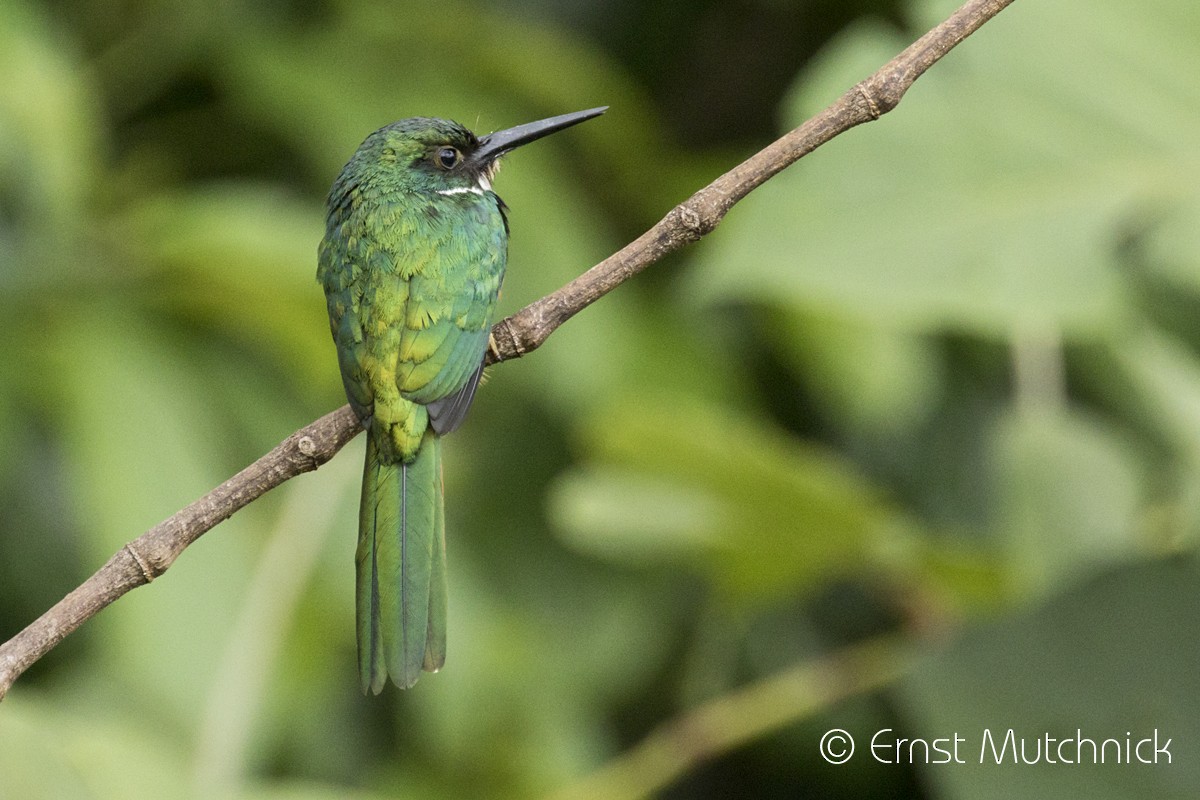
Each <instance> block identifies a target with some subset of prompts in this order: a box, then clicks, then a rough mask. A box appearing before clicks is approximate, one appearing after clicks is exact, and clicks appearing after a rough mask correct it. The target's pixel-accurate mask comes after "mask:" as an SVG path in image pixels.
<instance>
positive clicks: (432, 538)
mask: <svg viewBox="0 0 1200 800" xmlns="http://www.w3.org/2000/svg"><path fill="white" fill-rule="evenodd" d="M440 450H441V448H440V442H439V441H438V438H437V436H436V435H435V434H434V433H433V432H432V431H430V432H429V433H427V434H426V436H425V439H424V441H423V442H422V443H421V449H420V450H419V451H418V453H417V457H416V458H415V459H414V460H413V461H411V462H410V463H407V464H402V463H392V464H385V463H382V462H381V460H380V458H379V453H378V449H377V447H376V445H375V442H374V437H372V436H370V435H368V437H367V460H366V466H365V469H364V472H363V493H362V507H361V510H360V515H359V536H358V553H357V559H356V560H357V562H358V593H357V596H358V662H359V677H360V680H361V683H362V687H363V691H364V692H366V691H368V690H369V691H371V692H373V693H375V694H378V693H379V692H380V691H381V690H382V689H383V686H384V684H385V683H386V681H387V679H388V677H389V676H390V677H391V679H392V682H393V683H395V684H396V685H397V686H399V687H400V688H402V689H406V688H408V687H410V686H412V685H413V684H414V683H416V682H417V678H419V677H420V675H421V671H422V670H423V669H425V670H435V669H437V668H438V667H440V666H441V665H442V662H443V661H444V660H445V652H446V574H445V570H446V561H445V533H444V530H445V526H444V515H443V509H442V481H441V453H440Z"/></svg>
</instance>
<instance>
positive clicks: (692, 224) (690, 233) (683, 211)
mask: <svg viewBox="0 0 1200 800" xmlns="http://www.w3.org/2000/svg"><path fill="white" fill-rule="evenodd" d="M676 208H677V209H678V211H679V224H680V225H682V226H683V228H684V230H685V231H687V238H689V239H692V240H695V239H699V238H700V237H701V236H703V235H704V234H706V233H708V232H709V231H710V230H712V226H708V227H706V226H705V224H704V219H703V217H701V216H700V212H699V211H697V210H696V209H694V208H692V207H691V206H689V205H688V204H687V203H680V204H679V205H678V206H677V207H676Z"/></svg>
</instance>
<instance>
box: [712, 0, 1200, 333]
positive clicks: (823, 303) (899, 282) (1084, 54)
mask: <svg viewBox="0 0 1200 800" xmlns="http://www.w3.org/2000/svg"><path fill="white" fill-rule="evenodd" d="M933 5H936V10H937V11H939V12H945V11H946V10H947V9H948V8H949V7H950V4H947V3H945V2H939V3H936V4H933ZM1152 6H1153V8H1154V10H1150V9H1149V8H1147V7H1142V6H1139V7H1138V8H1137V9H1134V8H1133V7H1131V6H1123V5H1119V4H1118V5H1105V6H1104V7H1103V8H1101V7H1097V6H1095V5H1094V4H1089V3H1086V2H1083V1H1082V0H1074V1H1073V2H1065V1H1064V2H1060V3H1050V4H1039V5H1037V6H1035V7H1031V8H1021V9H1019V10H1018V11H1017V13H1005V14H1003V15H1001V16H1000V17H999V18H998V19H997V20H996V21H995V22H993V23H991V24H989V25H988V26H987V27H986V28H985V29H984V30H982V31H981V32H980V33H979V34H978V35H977V36H975V37H973V38H972V39H971V43H970V46H969V47H963V48H959V49H958V50H955V51H954V53H952V54H951V55H950V56H949V57H947V58H946V59H945V60H944V61H942V62H941V63H939V64H938V65H937V68H936V69H935V70H933V71H931V72H930V73H929V74H928V75H927V76H925V77H923V78H922V79H921V80H920V81H918V82H917V83H916V85H915V86H914V88H913V89H912V90H911V91H910V92H909V94H908V95H907V96H906V98H905V100H904V102H903V104H902V105H901V106H900V108H899V109H898V110H897V111H896V112H895V113H894V114H889V115H888V116H886V117H884V118H883V119H882V120H881V121H880V122H879V123H878V124H876V125H870V126H867V127H864V128H861V129H858V130H855V131H852V132H850V133H849V134H847V135H846V136H843V137H839V138H838V139H836V140H835V141H834V142H832V143H831V144H829V145H828V146H826V147H824V148H822V149H821V150H820V151H819V152H818V153H816V154H815V155H814V156H812V157H810V158H807V159H805V161H804V162H803V163H802V164H800V165H798V166H797V167H794V168H793V169H791V170H789V171H788V172H786V173H785V174H783V175H781V176H780V177H779V178H776V179H775V180H773V181H771V182H770V183H769V184H767V185H766V186H764V187H763V188H762V189H760V190H758V191H756V192H755V193H754V194H753V195H752V196H751V197H749V198H748V199H747V200H746V202H745V203H744V206H745V207H744V208H741V209H739V212H738V213H735V214H733V215H731V217H730V220H729V222H728V223H727V224H728V229H727V230H724V231H723V235H722V236H719V237H716V241H715V242H714V243H713V245H712V246H711V247H708V248H706V249H705V251H704V257H703V259H702V261H701V264H700V269H699V270H698V272H697V274H696V278H695V283H694V284H693V288H695V289H696V290H697V291H699V292H700V293H701V294H702V295H703V296H705V297H710V298H717V297H719V298H744V299H756V300H763V301H766V302H771V303H790V304H798V305H802V306H804V307H821V308H823V309H827V310H829V311H830V312H831V313H837V314H842V315H845V316H850V317H853V318H858V319H866V320H872V321H873V322H876V323H878V324H883V325H889V326H898V327H909V328H915V329H918V330H928V329H931V328H938V327H953V328H958V329H965V330H970V331H976V332H979V333H983V334H986V335H997V334H1005V333H1007V332H1008V331H1010V330H1011V329H1013V328H1014V327H1015V326H1022V325H1025V324H1028V323H1030V322H1033V323H1035V324H1053V325H1055V326H1057V327H1061V328H1062V329H1064V330H1066V331H1067V332H1068V333H1069V334H1070V333H1073V332H1082V331H1088V330H1095V329H1097V328H1104V327H1111V326H1112V325H1113V324H1114V323H1115V322H1117V321H1119V320H1120V319H1122V317H1123V316H1125V315H1126V314H1127V313H1128V310H1129V309H1128V308H1127V306H1126V302H1125V300H1124V298H1123V296H1122V294H1121V290H1122V281H1121V279H1120V276H1119V273H1118V271H1117V263H1116V257H1115V250H1116V245H1117V244H1118V237H1117V235H1116V234H1115V231H1116V230H1119V229H1120V227H1121V223H1122V220H1125V219H1127V218H1128V217H1130V216H1131V215H1133V214H1135V213H1136V212H1137V211H1138V209H1139V208H1140V207H1141V206H1142V205H1144V204H1145V203H1146V202H1147V201H1150V200H1154V201H1165V200H1167V199H1170V200H1172V201H1176V200H1178V199H1179V198H1185V197H1193V196H1194V195H1195V192H1196V187H1197V186H1200V180H1198V179H1200V160H1198V159H1197V158H1196V155H1195V148H1194V147H1193V143H1194V142H1195V141H1196V140H1197V138H1200V114H1197V113H1196V109H1197V108H1200V104H1197V103H1195V102H1179V98H1177V97H1176V95H1177V94H1179V93H1182V94H1184V95H1189V94H1195V93H1194V92H1192V91H1190V90H1189V89H1187V88H1183V87H1181V86H1180V85H1179V81H1178V75H1180V74H1191V73H1193V72H1196V71H1197V70H1200V51H1197V50H1196V48H1195V47H1194V46H1193V43H1194V41H1195V38H1196V36H1197V35H1198V34H1200V11H1198V8H1200V7H1197V6H1195V5H1194V4H1193V5H1180V4H1176V3H1169V2H1167V0H1155V2H1154V3H1152ZM1160 12H1161V13H1160ZM1168 12H1169V13H1168ZM941 16H942V14H940V13H932V12H931V10H929V9H927V10H926V12H925V13H923V14H922V15H921V18H922V19H923V20H931V19H939V18H941ZM1063 30H1071V31H1072V35H1071V36H1070V37H1069V38H1070V41H1069V42H1064V41H1063V37H1062V36H1061V32H1062V31H1063ZM1096 42H1104V43H1106V44H1105V46H1103V47H1101V46H1097V45H1096V44H1095V43H1096ZM1151 42H1153V45H1152V48H1153V50H1152V51H1153V52H1155V53H1163V54H1164V59H1163V61H1162V62H1161V63H1155V64H1154V66H1152V67H1150V66H1148V62H1147V60H1146V59H1145V58H1143V57H1142V55H1141V53H1142V52H1143V51H1141V50H1138V49H1137V46H1136V45H1138V44H1139V43H1140V44H1143V45H1146V46H1150V45H1149V43H1151ZM902 45H903V42H901V41H900V40H899V38H898V37H896V36H894V35H891V34H889V33H886V32H884V31H883V30H881V29H880V28H879V27H877V26H875V27H869V28H861V27H860V28H858V29H856V30H854V31H852V32H851V33H850V34H848V35H847V37H846V38H845V39H844V40H843V41H841V42H839V43H837V44H836V45H835V46H832V47H830V48H829V50H828V55H827V56H826V57H825V58H824V59H821V60H820V61H819V62H818V64H817V65H816V66H815V67H814V68H813V70H812V71H811V73H810V75H808V76H807V77H806V78H805V79H804V80H802V81H801V82H800V83H799V84H798V86H800V87H801V89H800V91H798V92H797V96H796V99H795V100H794V101H793V104H792V111H791V113H790V114H789V123H790V124H798V123H799V122H800V121H801V120H802V119H803V118H804V117H805V116H806V114H807V112H810V111H812V110H815V109H816V108H819V107H820V106H821V105H824V104H825V103H827V102H829V100H831V99H832V98H833V97H834V96H835V95H834V94H833V93H832V92H829V91H828V88H829V87H830V86H837V87H842V88H841V89H839V90H838V92H840V91H842V90H843V89H844V87H846V86H850V85H852V84H853V83H855V82H856V81H858V80H861V78H862V77H863V76H864V74H865V70H864V66H863V65H864V64H867V63H871V64H873V65H874V66H872V67H870V69H871V70H873V69H874V68H875V67H877V66H878V65H880V64H882V63H883V62H884V61H886V60H887V58H889V57H890V55H891V54H893V53H895V52H897V51H898V50H899V49H900V47H901V46H902ZM1146 52H1150V51H1146ZM1176 70H1182V71H1176ZM817 89H819V90H820V91H821V96H820V99H819V100H818V99H816V98H815V97H813V94H814V93H815V91H816V90H817ZM1068 98H1069V101H1068V100H1067V99H1068ZM1160 114H1161V116H1160Z"/></svg>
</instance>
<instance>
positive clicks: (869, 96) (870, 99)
mask: <svg viewBox="0 0 1200 800" xmlns="http://www.w3.org/2000/svg"><path fill="white" fill-rule="evenodd" d="M854 89H855V91H857V92H858V96H859V97H861V98H862V100H863V102H864V103H866V105H867V113H868V114H870V115H871V119H873V120H874V119H879V118H880V117H882V116H883V112H882V111H880V110H879V104H878V103H876V102H875V95H874V93H873V92H872V91H871V90H870V89H868V88H867V81H863V82H862V83H859V84H857V85H855V87H854Z"/></svg>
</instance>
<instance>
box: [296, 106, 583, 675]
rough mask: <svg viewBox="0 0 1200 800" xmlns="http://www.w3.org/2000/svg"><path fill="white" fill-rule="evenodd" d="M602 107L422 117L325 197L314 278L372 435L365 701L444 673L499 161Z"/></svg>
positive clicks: (498, 225) (362, 158) (493, 270)
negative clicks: (457, 455)
mask: <svg viewBox="0 0 1200 800" xmlns="http://www.w3.org/2000/svg"><path fill="white" fill-rule="evenodd" d="M605 110H606V108H593V109H590V110H588V111H580V112H577V113H574V114H563V115H561V116H557V117H551V118H549V119H544V120H541V121H540V122H531V123H528V124H526V125H520V126H517V127H515V128H509V129H507V130H503V131H498V132H496V133H492V134H489V135H487V136H483V137H477V136H476V135H475V134H473V133H471V131H469V130H467V128H465V127H463V126H462V125H459V124H458V123H456V122H451V121H449V120H444V119H432V118H428V117H415V118H412V119H404V120H400V121H399V122H395V123H393V124H391V125H388V126H386V127H384V128H380V129H379V130H377V131H375V132H374V133H372V134H371V135H370V136H368V137H367V138H366V140H365V141H364V142H363V143H362V145H361V146H359V148H358V150H357V151H355V153H354V155H353V156H352V157H351V158H350V161H349V162H348V163H347V164H346V166H345V167H344V168H343V169H342V172H341V174H340V175H338V177H337V180H336V181H334V183H333V188H332V189H330V191H329V199H328V204H327V217H326V223H325V237H324V238H323V239H322V241H321V245H320V248H319V251H318V267H317V278H318V280H320V282H321V284H322V285H323V286H324V287H325V298H326V301H327V304H328V306H329V327H330V329H331V330H332V332H333V339H334V342H335V343H336V344H337V353H338V364H339V366H340V368H341V374H342V384H343V385H344V386H345V389H346V397H347V398H348V399H349V401H350V406H351V408H353V409H354V413H355V414H356V415H357V416H358V419H359V421H360V422H362V425H363V428H365V429H366V432H367V459H366V467H365V470H364V473H363V488H362V505H361V510H360V512H359V528H358V550H357V554H356V561H357V568H358V569H357V628H358V664H359V677H360V680H361V683H362V688H363V692H364V693H365V692H366V691H367V690H368V689H369V690H370V691H372V692H374V693H375V694H378V693H379V692H380V691H381V690H382V689H383V686H384V684H385V683H386V681H387V679H388V677H389V676H390V677H391V679H392V682H393V683H395V684H396V685H397V686H399V687H401V688H408V687H410V686H412V685H413V684H414V683H416V681H417V678H418V677H420V674H421V671H422V670H425V671H429V672H435V671H437V670H438V669H440V668H441V666H442V664H443V663H444V662H445V659H446V544H445V514H444V511H443V500H442V457H441V446H440V445H441V443H440V441H439V440H440V438H441V437H442V436H444V435H445V434H447V433H450V432H451V431H453V430H454V429H455V428H457V427H458V426H459V425H461V424H462V421H463V418H464V416H465V415H466V413H467V408H468V407H469V406H470V405H471V400H472V398H474V396H475V389H476V388H477V387H478V386H479V379H480V376H481V374H482V373H483V361H484V355H485V353H486V352H487V348H488V335H489V331H490V329H491V325H492V315H493V313H494V311H495V308H496V300H497V298H498V297H499V295H500V283H501V281H502V280H503V279H504V267H505V261H506V258H507V250H508V221H507V219H506V218H505V206H504V203H503V202H502V201H501V200H500V198H499V197H497V196H496V194H495V192H493V191H492V183H491V181H492V178H493V177H494V175H495V173H496V168H497V166H498V163H497V159H499V157H500V156H502V155H503V154H505V153H507V152H508V151H510V150H512V149H514V148H516V147H519V146H521V145H523V144H526V143H528V142H532V141H533V140H535V139H539V138H541V137H543V136H546V135H547V134H550V133H554V132H555V131H560V130H563V129H564V128H567V127H570V126H571V125H575V124H576V123H579V122H583V121H584V120H587V119H591V118H593V117H596V116H598V115H600V114H602V113H604V111H605Z"/></svg>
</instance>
